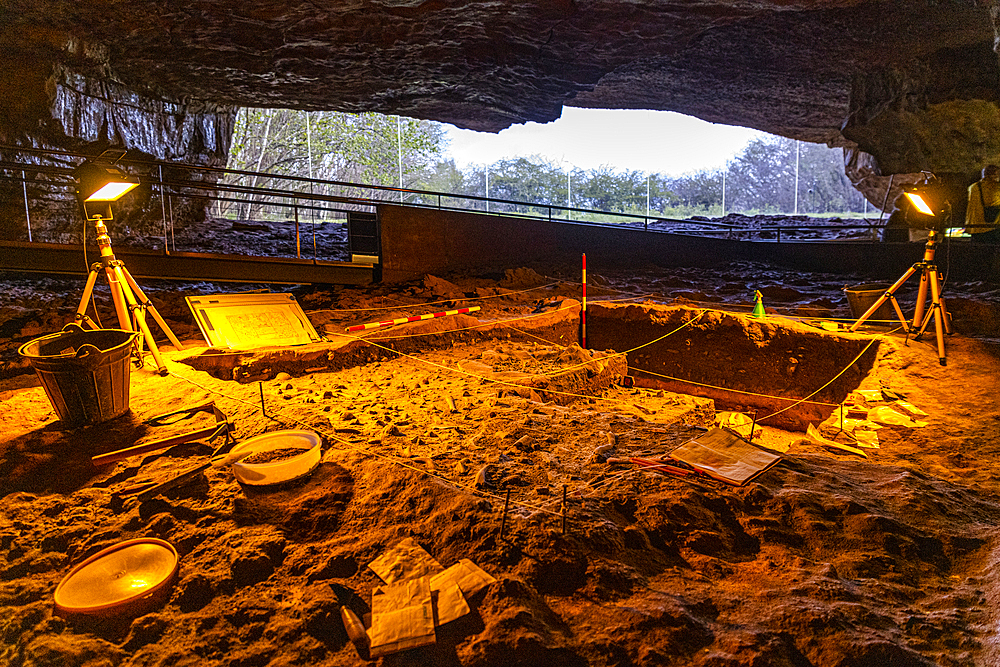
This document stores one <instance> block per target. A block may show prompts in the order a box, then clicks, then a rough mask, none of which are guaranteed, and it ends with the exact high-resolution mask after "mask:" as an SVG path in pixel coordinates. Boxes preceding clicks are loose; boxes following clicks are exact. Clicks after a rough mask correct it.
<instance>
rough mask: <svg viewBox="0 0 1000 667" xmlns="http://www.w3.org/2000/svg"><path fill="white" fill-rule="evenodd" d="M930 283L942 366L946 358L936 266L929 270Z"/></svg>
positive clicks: (944, 315)
mask: <svg viewBox="0 0 1000 667" xmlns="http://www.w3.org/2000/svg"><path fill="white" fill-rule="evenodd" d="M930 283H931V299H932V303H931V310H932V311H933V312H934V332H935V334H937V347H938V361H940V362H941V365H942V366H944V365H945V364H946V363H947V359H946V358H945V354H944V325H945V322H944V320H945V317H947V315H946V314H945V312H944V304H943V303H942V302H941V293H940V291H939V289H940V287H939V285H938V277H937V267H934V266H932V267H931V271H930Z"/></svg>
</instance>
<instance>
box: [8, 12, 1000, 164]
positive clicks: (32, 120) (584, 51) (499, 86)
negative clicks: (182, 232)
mask: <svg viewBox="0 0 1000 667" xmlns="http://www.w3.org/2000/svg"><path fill="white" fill-rule="evenodd" d="M995 13H996V10H995V7H994V6H993V4H992V3H977V2H973V1H969V0H951V1H949V0H941V1H933V0H921V1H916V0H883V1H877V2H872V1H863V0H857V1H836V0H834V1H824V0H819V1H817V0H809V1H807V0H798V1H796V0H779V1H772V2H766V1H761V0H757V1H754V0H747V1H742V0H701V1H697V0H696V1H688V2H676V1H674V2H662V1H655V0H632V1H620V0H619V1H613V0H537V1H533V2H517V1H510V2H500V1H497V0H491V1H485V0H484V1H478V2H458V1H449V0H424V1H422V2H420V1H404V0H395V1H390V0H382V1H378V0H358V1H354V2H350V1H347V2H332V1H329V0H308V1H299V0H240V1H239V2H236V1H234V0H155V1H154V0H130V1H129V2H124V1H121V0H75V1H74V2H66V1H65V0H0V51H2V53H3V55H2V56H0V66H2V68H3V70H4V74H3V75H2V76H0V93H2V94H3V102H2V103H0V104H2V105H3V107H2V108H3V113H2V116H0V133H2V137H0V138H3V139H5V140H7V141H10V140H11V139H12V138H13V139H16V138H24V137H28V138H30V139H31V140H32V141H34V142H35V143H36V144H39V143H47V144H49V145H55V144H59V143H60V141H62V143H64V144H65V143H66V141H65V140H62V139H60V138H59V137H58V136H56V135H58V134H59V133H60V132H62V133H63V134H64V135H65V136H66V137H69V138H72V137H73V136H74V130H73V128H71V127H68V126H67V125H68V123H67V121H66V112H65V109H63V110H62V111H61V112H60V110H59V109H57V108H56V107H57V106H59V105H58V104H57V103H56V102H55V100H57V99H58V98H59V94H58V89H59V87H60V86H63V87H65V86H67V85H72V86H75V88H74V89H75V90H77V91H80V90H86V91H88V92H86V93H80V94H86V95H88V96H89V97H91V98H93V99H100V98H101V97H102V95H103V96H104V98H105V99H104V101H105V102H108V103H109V104H110V103H115V102H116V100H118V98H122V99H124V100H125V103H127V104H129V105H131V107H132V108H135V109H140V108H142V109H146V110H147V111H149V110H150V109H152V110H153V111H154V112H155V111H156V110H157V109H160V110H166V111H167V112H169V113H172V114H173V115H174V118H175V119H176V118H180V117H183V118H184V119H185V121H186V122H190V121H191V119H192V118H193V119H196V122H195V124H196V125H197V124H198V122H200V123H201V124H202V125H204V123H205V122H207V121H205V120H202V121H198V120H197V119H198V118H203V119H204V118H207V117H208V116H210V115H211V114H223V115H224V114H225V113H227V112H228V113H230V114H231V110H232V109H233V108H234V107H239V106H253V107H287V108H295V109H304V110H338V111H351V112H357V111H378V112H382V113H388V114H402V115H405V116H411V117H415V118H425V119H432V120H437V121H443V122H448V123H453V124H455V125H457V126H459V127H464V128H471V129H474V130H480V131H489V132H496V131H499V130H502V129H504V128H506V127H508V126H510V125H512V124H515V123H524V122H527V121H537V122H547V121H551V120H554V119H556V118H558V117H559V116H560V114H561V110H562V107H563V106H574V107H594V108H608V109H615V108H628V109H659V110H669V111H677V112H680V113H684V114H688V115H692V116H697V117H699V118H702V119H705V120H708V121H711V122H715V123H725V124H731V125H741V126H746V127H751V128H755V129H758V130H762V131H765V132H769V133H772V134H777V135H782V136H786V137H791V138H796V139H802V140H806V141H814V142H824V143H827V144H829V145H831V146H845V147H847V148H849V149H857V150H856V151H855V152H854V153H853V154H852V155H854V164H855V167H856V168H857V169H859V170H861V171H863V170H865V169H867V170H869V171H871V172H873V173H874V172H877V173H880V174H884V175H886V174H891V173H912V172H917V171H920V170H923V169H926V170H931V171H935V172H955V173H964V174H971V173H974V172H975V171H976V170H978V169H979V168H980V167H981V166H982V165H983V164H985V163H987V162H990V161H1000V106H998V101H1000V100H998V98H1000V83H998V82H1000V68H998V61H997V56H996V53H995V52H994V39H995V31H994V19H993V18H992V15H993V14H995ZM74 81H76V83H75V84H74V83H73V82H74ZM108 91H117V92H115V95H116V96H117V97H116V98H115V99H113V100H112V99H110V98H109V97H108V95H109V93H108ZM61 104H62V105H63V107H64V106H65V103H61ZM157 105H159V106H157ZM60 113H61V114H62V115H60ZM199 114H200V115H199ZM76 115H77V116H79V115H81V113H80V112H77V113H76ZM55 121H58V122H55ZM78 121H79V118H77V119H76V121H74V122H78ZM176 122H179V121H176ZM176 122H175V124H176ZM98 125H100V123H98ZM221 127H222V129H221V130H213V131H210V132H207V133H202V134H204V135H206V136H202V135H198V134H197V133H194V134H192V135H191V136H192V137H196V138H197V140H198V141H199V142H201V143H205V142H206V141H207V142H209V143H211V142H213V141H215V142H216V143H218V141H221V139H219V138H218V136H216V137H215V138H214V139H213V138H211V137H208V138H206V137H207V136H208V135H212V134H213V133H214V134H215V135H219V136H221V135H224V134H225V131H224V130H225V124H223V125H222V126H221ZM167 129H169V128H167ZM102 131H103V132H104V133H105V134H107V133H108V132H109V130H108V129H107V128H104V129H103V130H102ZM76 134H77V135H78V134H79V132H77V133H76ZM148 140H149V141H154V140H155V138H154V139H148ZM192 140H193V139H192ZM223 143H225V142H223ZM178 150H181V149H180V148H178ZM182 152H183V151H182ZM848 152H849V153H851V151H850V150H849V151H848ZM859 155H860V156H861V157H860V158H858V157H857V156H859ZM849 166H850V165H849Z"/></svg>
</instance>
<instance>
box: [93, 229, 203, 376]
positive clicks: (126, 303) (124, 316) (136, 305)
mask: <svg viewBox="0 0 1000 667" xmlns="http://www.w3.org/2000/svg"><path fill="white" fill-rule="evenodd" d="M94 222H95V225H96V227H97V247H98V248H100V250H101V261H99V262H94V263H93V264H91V265H90V275H89V276H87V286H86V287H84V288H83V297H82V298H81V299H80V306H79V307H78V308H77V309H76V317H75V318H74V321H75V322H76V323H78V324H81V325H87V326H89V327H90V328H92V329H96V328H97V326H96V325H95V324H94V322H93V321H92V320H91V319H90V318H89V317H88V316H87V301H89V300H90V298H91V297H92V296H93V294H94V285H95V284H96V283H97V274H98V273H99V272H100V271H101V269H104V273H105V275H106V276H107V278H108V284H109V285H110V286H111V299H112V301H114V304H115V313H117V315H118V324H119V326H121V328H122V329H124V330H125V331H136V327H138V330H139V331H141V332H142V337H140V338H139V341H143V340H145V341H146V344H147V345H148V346H149V351H150V353H152V355H153V359H154V360H155V361H156V372H157V373H159V374H160V375H166V374H167V367H166V365H164V363H163V358H162V357H161V356H160V350H159V348H158V347H156V341H155V340H153V334H152V333H151V332H150V331H149V325H148V324H146V311H147V310H148V311H149V312H150V313H151V314H152V315H153V319H154V320H156V323H157V324H158V325H160V329H162V330H163V332H164V333H165V334H167V338H169V339H170V342H171V343H172V344H173V346H174V347H175V348H177V349H178V350H180V349H183V346H182V345H181V342H180V341H179V340H178V339H177V336H175V335H174V332H173V331H171V330H170V327H169V326H167V323H166V322H165V321H164V320H163V318H162V317H160V314H159V313H158V312H157V311H156V308H155V307H153V304H152V303H151V302H150V301H149V299H147V298H146V295H145V294H143V293H142V290H141V289H140V288H139V285H138V283H136V282H135V279H134V278H132V274H131V273H129V272H128V269H127V268H125V263H124V262H122V261H121V260H120V259H116V258H115V254H114V252H113V251H112V250H111V238H110V237H109V236H108V228H107V227H106V226H105V225H104V219H103V218H102V217H101V216H99V215H97V216H94ZM137 297H138V298H137ZM129 311H131V315H132V317H131V318H130V317H129ZM137 354H138V358H137V359H136V360H135V364H136V366H137V367H141V366H142V343H141V342H140V343H139V349H138V351H137Z"/></svg>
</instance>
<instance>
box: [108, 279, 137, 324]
mask: <svg viewBox="0 0 1000 667" xmlns="http://www.w3.org/2000/svg"><path fill="white" fill-rule="evenodd" d="M104 273H106V274H107V276H108V285H109V286H110V287H111V300H112V301H114V303H115V313H117V314H118V326H120V327H121V328H122V329H124V330H125V331H135V329H134V328H133V327H132V323H131V322H130V321H129V316H128V304H127V303H126V302H125V297H124V296H123V294H122V281H120V280H119V279H118V274H117V273H115V269H114V267H112V266H106V267H104Z"/></svg>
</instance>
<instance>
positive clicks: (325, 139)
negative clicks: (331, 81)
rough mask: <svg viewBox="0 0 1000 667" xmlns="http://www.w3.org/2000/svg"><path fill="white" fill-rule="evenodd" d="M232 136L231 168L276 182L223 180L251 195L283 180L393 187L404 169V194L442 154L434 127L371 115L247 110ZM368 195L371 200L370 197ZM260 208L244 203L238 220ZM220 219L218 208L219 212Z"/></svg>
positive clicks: (333, 191)
mask: <svg viewBox="0 0 1000 667" xmlns="http://www.w3.org/2000/svg"><path fill="white" fill-rule="evenodd" d="M233 136H234V140H233V146H232V148H231V150H230V154H229V162H228V164H227V167H228V168H230V169H235V170H241V171H254V172H266V173H268V174H274V175H275V177H272V178H266V177H260V176H245V175H230V176H229V177H228V178H227V179H226V180H225V182H227V183H231V184H238V185H244V186H251V187H276V186H277V184H278V183H280V182H281V179H280V176H282V175H285V176H299V177H309V176H311V177H312V178H316V179H321V180H327V181H340V182H348V183H358V184H366V185H381V186H390V187H394V186H398V185H399V180H400V167H402V180H403V187H404V188H408V187H411V186H413V185H415V184H419V183H420V182H421V180H422V178H423V175H424V172H425V171H426V170H427V169H429V168H430V167H431V166H432V165H433V164H434V163H435V162H436V161H437V160H438V159H439V158H440V157H441V154H442V151H443V149H444V131H443V130H442V129H441V126H440V125H439V124H437V123H432V122H429V121H423V120H416V119H413V118H397V117H396V116H383V115H381V114H375V113H362V114H346V113H337V112H328V111H322V112H314V113H306V112H304V111H295V110H290V109H250V108H245V109H242V110H240V112H239V113H238V114H237V120H236V127H235V129H234V131H233ZM400 153H402V160H400ZM282 187H284V188H286V189H287V188H289V187H292V188H293V189H299V190H301V191H311V192H314V193H320V194H329V195H340V196H351V195H357V194H360V193H361V192H362V190H363V189H362V188H346V187H338V186H331V185H326V184H323V185H320V184H316V185H313V186H309V185H306V184H296V185H294V186H289V184H288V182H287V181H285V182H284V183H283V184H282ZM310 188H311V189H310ZM365 194H366V195H368V196H371V192H370V191H367V192H365ZM394 197H395V195H384V198H387V199H388V198H394ZM262 206H263V202H261V201H253V202H244V203H243V204H242V205H241V207H240V210H239V211H237V216H238V217H242V218H249V217H253V215H257V214H260V212H261V211H262ZM225 211H226V207H223V210H222V211H220V212H221V213H224V212H225Z"/></svg>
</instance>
